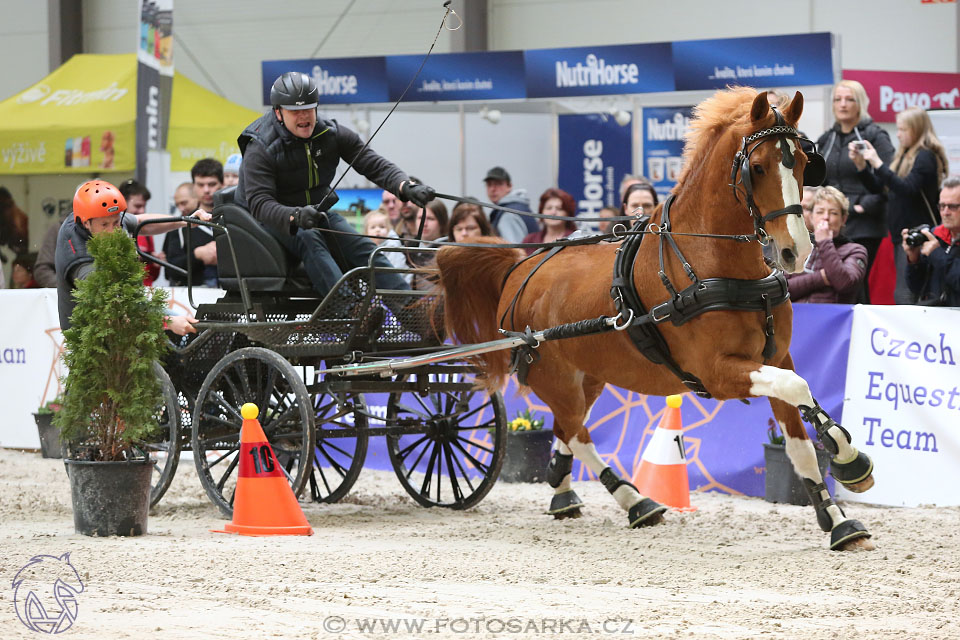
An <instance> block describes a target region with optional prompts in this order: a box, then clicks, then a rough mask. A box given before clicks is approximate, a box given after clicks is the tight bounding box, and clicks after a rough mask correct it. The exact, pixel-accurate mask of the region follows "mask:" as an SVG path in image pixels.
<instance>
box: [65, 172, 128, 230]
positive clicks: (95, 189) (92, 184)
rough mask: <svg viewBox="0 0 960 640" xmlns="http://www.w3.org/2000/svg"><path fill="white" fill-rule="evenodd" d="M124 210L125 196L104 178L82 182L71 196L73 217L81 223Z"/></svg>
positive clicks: (125, 205) (125, 204)
mask: <svg viewBox="0 0 960 640" xmlns="http://www.w3.org/2000/svg"><path fill="white" fill-rule="evenodd" d="M126 210H127V200H126V198H124V197H123V194H122V193H120V190H119V189H117V188H116V187H115V186H113V185H112V184H110V183H109V182H107V181H106V180H91V181H89V182H84V183H83V184H82V185H80V188H79V189H77V193H76V194H74V196H73V217H74V219H75V220H79V221H80V222H81V223H83V222H86V221H87V220H89V219H90V218H105V217H107V216H112V215H116V214H118V213H123V212H124V211H126Z"/></svg>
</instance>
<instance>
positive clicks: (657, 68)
mask: <svg viewBox="0 0 960 640" xmlns="http://www.w3.org/2000/svg"><path fill="white" fill-rule="evenodd" d="M835 57H836V47H835V44H834V38H833V36H832V35H831V34H829V33H805V34H798V35H786V36H761V37H753V38H726V39H721V40H688V41H682V42H649V43H642V44H622V45H609V46H594V47H572V48H564V49H529V50H526V51H484V52H477V53H434V54H432V55H431V56H430V57H429V58H428V59H427V62H426V64H425V65H424V69H423V71H422V72H421V74H420V76H419V77H417V79H416V80H415V82H414V85H413V88H411V91H410V93H408V94H407V96H406V98H405V100H408V101H444V100H456V101H459V100H495V99H523V98H552V97H564V96H595V95H617V94H631V93H654V92H664V91H684V90H708V89H718V88H723V87H725V86H726V85H728V84H739V85H749V86H755V87H762V88H766V87H792V86H801V85H819V84H833V82H834V79H835V78H836V77H837V75H838V69H839V66H838V64H837V63H836V59H835ZM422 60H423V56H421V55H404V56H386V57H382V56H380V57H365V58H324V59H308V60H264V61H263V62H262V63H261V70H262V76H263V77H262V82H263V104H264V105H269V104H270V86H271V85H272V84H273V81H274V80H275V79H276V78H277V77H278V76H279V75H280V74H282V73H284V72H287V71H301V72H303V73H306V74H308V75H311V76H313V77H314V79H315V80H316V81H317V86H318V87H320V102H321V103H322V104H359V103H371V102H391V101H394V100H396V99H397V98H399V97H400V94H401V93H402V91H403V89H404V88H405V87H406V86H407V84H409V82H410V80H411V78H413V77H414V74H415V73H416V71H417V69H418V68H419V66H420V63H421V62H422Z"/></svg>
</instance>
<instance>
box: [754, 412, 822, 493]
mask: <svg viewBox="0 0 960 640" xmlns="http://www.w3.org/2000/svg"><path fill="white" fill-rule="evenodd" d="M767 425H768V426H767V438H768V439H769V440H770V442H765V443H764V444H763V458H764V463H765V466H766V468H765V471H764V499H765V500H766V501H767V502H781V503H786V504H796V505H800V506H806V505H808V504H810V496H809V495H807V490H806V489H805V488H804V486H803V481H802V480H801V479H800V476H798V475H797V472H796V471H795V470H794V468H793V463H792V462H790V458H789V457H788V456H787V450H786V446H785V444H784V441H785V439H784V437H783V434H781V433H780V429H779V428H778V426H777V423H776V422H775V421H774V420H773V419H772V418H771V419H770V420H769V421H768V423H767ZM814 450H815V451H816V452H817V465H818V466H819V467H820V475H821V476H822V477H823V478H824V479H826V477H827V469H828V467H829V465H830V454H829V453H828V452H827V451H826V450H825V449H824V448H823V447H822V445H820V444H819V443H817V444H815V445H814Z"/></svg>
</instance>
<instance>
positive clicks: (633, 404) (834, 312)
mask: <svg viewBox="0 0 960 640" xmlns="http://www.w3.org/2000/svg"><path fill="white" fill-rule="evenodd" d="M793 311H794V324H793V344H792V346H791V350H790V351H791V354H792V355H793V359H794V363H795V365H796V370H797V373H799V374H800V376H802V377H803V378H804V379H805V380H806V381H807V383H808V384H809V385H810V390H811V392H812V393H813V395H814V397H815V398H816V399H817V400H818V401H819V402H820V405H821V406H822V407H823V408H824V409H825V410H826V411H827V412H828V413H829V414H830V415H831V416H832V417H834V419H836V420H838V421H839V420H840V418H841V417H842V416H841V412H842V407H843V396H844V381H845V379H846V370H847V350H848V346H849V342H850V327H851V323H852V320H853V309H852V307H851V306H849V305H831V304H823V305H817V304H798V305H794V307H793ZM694 373H696V372H694ZM664 374H665V375H669V374H668V373H667V372H664ZM504 399H505V401H506V406H507V418H508V420H509V419H512V418H514V417H515V416H516V415H517V413H518V412H519V411H521V410H523V409H527V408H529V409H531V410H532V411H534V412H536V413H537V414H539V415H541V416H542V417H543V418H545V420H546V424H547V428H550V427H552V418H551V415H550V409H549V408H548V407H547V406H546V405H545V404H544V403H543V402H542V401H541V400H540V399H539V398H537V397H536V395H535V394H532V393H531V394H529V395H527V396H525V397H521V396H518V395H517V383H516V380H515V379H514V378H511V379H510V381H509V382H508V383H507V387H506V389H505V390H504ZM366 400H367V404H368V406H369V407H370V409H371V410H372V411H373V412H374V413H376V414H378V415H385V413H386V408H385V407H386V403H387V396H386V394H366ZM665 407H666V400H665V399H664V398H663V397H660V396H647V395H643V394H639V393H635V392H632V391H625V390H623V389H619V388H617V387H613V386H611V385H607V387H606V388H605V389H604V392H603V394H602V395H601V396H600V399H599V400H598V401H597V403H596V405H594V407H593V410H592V412H591V414H590V416H589V418H588V422H587V428H588V429H589V431H590V436H591V438H592V439H593V441H594V443H595V444H596V447H597V451H598V452H599V453H600V455H601V457H602V458H603V459H604V460H606V461H608V462H609V464H610V466H611V467H612V468H613V469H615V470H616V471H617V473H619V474H620V475H621V476H624V477H626V478H632V476H633V473H634V470H635V469H637V468H638V467H639V466H640V458H641V456H642V454H643V449H644V447H645V446H646V444H647V442H649V441H650V438H651V437H652V436H653V432H654V430H655V429H656V427H657V424H658V423H659V421H660V418H661V416H662V415H663V411H664V408H665ZM681 415H682V418H683V428H684V440H685V442H686V454H687V472H688V475H689V478H690V487H691V489H693V490H700V491H721V492H723V493H730V494H743V495H748V496H762V495H763V493H764V476H763V472H764V460H763V443H764V442H767V441H768V438H767V428H768V427H769V425H770V423H771V421H772V420H773V412H772V411H771V410H770V403H769V402H768V401H767V399H766V398H757V399H752V400H751V401H750V404H749V405H747V404H744V403H742V402H740V401H739V400H728V401H716V400H703V399H701V398H698V397H696V396H694V395H693V394H690V393H687V394H684V402H683V406H682V407H681ZM808 432H809V433H810V434H811V437H813V436H814V435H815V434H814V433H813V431H812V430H811V429H809V428H808ZM366 466H367V467H369V468H372V469H390V468H391V466H390V460H389V457H388V456H387V452H386V447H385V444H384V439H383V438H372V439H371V441H370V447H369V450H368V453H367V462H366ZM573 477H574V480H593V479H595V477H594V476H593V474H592V473H590V471H589V470H588V469H586V468H585V467H584V466H583V465H582V464H581V463H580V462H575V463H574V467H573Z"/></svg>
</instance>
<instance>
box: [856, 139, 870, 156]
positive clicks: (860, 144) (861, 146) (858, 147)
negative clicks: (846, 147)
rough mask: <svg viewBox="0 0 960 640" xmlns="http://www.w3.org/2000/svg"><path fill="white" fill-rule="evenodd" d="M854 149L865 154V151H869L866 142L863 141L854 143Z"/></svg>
mask: <svg viewBox="0 0 960 640" xmlns="http://www.w3.org/2000/svg"><path fill="white" fill-rule="evenodd" d="M853 148H854V149H856V150H857V151H859V152H860V153H863V152H864V151H866V150H867V143H866V142H864V141H863V140H857V141H856V142H854V143H853Z"/></svg>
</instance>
